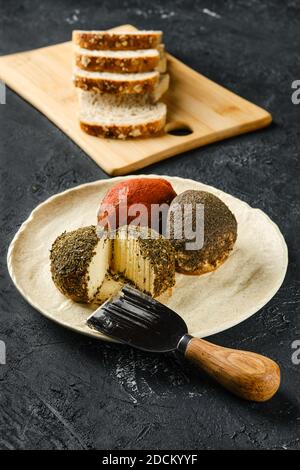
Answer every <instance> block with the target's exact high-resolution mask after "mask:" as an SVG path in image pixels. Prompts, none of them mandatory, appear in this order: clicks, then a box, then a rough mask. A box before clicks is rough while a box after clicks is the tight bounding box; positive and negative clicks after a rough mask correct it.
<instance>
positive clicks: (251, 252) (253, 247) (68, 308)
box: [8, 175, 288, 340]
mask: <svg viewBox="0 0 300 470" xmlns="http://www.w3.org/2000/svg"><path fill="white" fill-rule="evenodd" d="M143 177H145V178H146V177H155V175H148V176H146V175H145V176H143ZM160 177H161V176H160ZM125 178H130V177H121V178H113V179H106V180H101V181H96V182H94V183H89V184H84V185H81V186H78V187H76V188H73V189H70V190H68V191H65V192H63V193H60V194H57V195H55V196H53V197H51V198H50V199H48V200H47V201H45V202H44V203H43V204H40V205H39V206H38V207H37V208H36V209H35V210H34V211H33V212H32V214H31V215H30V217H29V218H28V219H27V220H26V222H24V224H23V225H22V226H21V228H20V230H19V231H18V233H17V234H16V236H15V238H14V239H13V241H12V243H11V245H10V248H9V252H8V269H9V273H10V275H11V278H12V280H13V282H14V283H15V285H16V287H17V289H18V290H19V291H20V293H21V294H22V295H23V297H24V298H25V299H26V300H27V301H28V302H29V303H30V304H31V305H32V306H33V307H34V308H36V309H37V310H38V311H39V312H40V313H42V314H43V315H45V316H46V317H47V318H50V319H51V320H53V321H55V322H57V323H59V324H60V325H62V326H64V327H67V328H71V329H72V330H75V331H78V332H79V333H83V334H86V335H89V336H93V337H96V338H99V339H104V340H109V338H107V337H106V336H104V335H102V334H100V333H97V332H96V331H94V330H91V329H90V328H88V326H87V325H86V323H85V322H86V318H87V317H88V316H89V315H90V314H91V313H92V311H93V309H94V308H95V307H92V306H87V305H84V304H77V303H74V302H72V301H71V300H68V299H66V298H65V297H64V296H63V295H62V294H61V293H60V292H59V291H58V290H57V289H56V287H55V286H54V284H53V282H52V279H51V275H50V263H49V250H50V247H51V245H52V243H53V241H54V240H55V238H56V237H57V236H58V235H60V234H61V233H62V232H63V231H65V230H67V231H69V230H74V229H75V228H78V227H82V226H85V225H91V224H95V223H96V214H97V211H98V206H99V202H100V200H101V199H102V197H103V196H104V194H105V193H106V191H107V190H108V188H110V187H111V186H112V185H114V184H115V183H117V182H119V181H121V180H123V179H125ZM164 178H166V179H167V180H169V181H170V182H171V184H172V185H173V187H174V189H175V191H176V192H177V193H180V192H182V191H185V190H186V189H198V190H204V191H210V192H212V193H214V194H216V195H217V196H218V197H220V198H221V199H222V200H223V201H224V202H225V203H226V204H227V205H228V206H229V208H230V209H231V210H232V212H233V213H234V214H235V216H236V218H237V221H238V238H237V242H236V245H235V247H234V250H233V252H232V254H231V255H230V257H229V259H228V260H227V261H226V262H225V263H224V264H223V265H222V266H221V267H220V268H219V269H217V270H216V271H215V272H212V273H209V274H205V275H202V276H186V275H182V274H176V286H175V288H174V289H173V295H172V296H171V298H170V299H168V302H167V304H168V306H169V307H170V308H172V309H174V310H175V311H177V312H178V313H179V314H180V315H181V316H182V317H183V318H184V320H185V321H186V323H187V325H188V328H189V332H190V334H192V335H194V336H198V337H205V336H209V335H212V334H214V333H217V332H220V331H223V330H226V329H227V328H230V327H232V326H234V325H237V324H238V323H240V322H242V321H244V320H246V319H247V318H249V317H250V316H251V315H253V314H254V313H255V312H257V311H258V310H259V309H260V308H262V307H263V306H264V305H265V304H266V303H267V302H268V301H269V300H270V299H271V298H272V297H273V296H274V294H275V293H276V292H277V290H278V289H279V287H280V285H281V284H282V282H283V279H284V276H285V273H286V269H287V263H288V255H287V247H286V244H285V241H284V238H283V236H282V234H281V233H280V231H279V229H278V227H277V225H275V224H274V223H273V222H272V221H271V220H270V219H269V217H268V216H267V215H266V214H265V213H264V212H262V211H261V210H259V209H253V208H251V207H250V206H249V205H248V204H246V203H245V202H242V201H240V200H239V199H236V198H234V197H233V196H230V195H229V194H226V193H224V192H222V191H219V190H217V189H216V188H213V187H211V186H207V185H204V184H201V183H198V182H196V181H192V180H187V179H183V178H177V177H167V176H166V177H164Z"/></svg>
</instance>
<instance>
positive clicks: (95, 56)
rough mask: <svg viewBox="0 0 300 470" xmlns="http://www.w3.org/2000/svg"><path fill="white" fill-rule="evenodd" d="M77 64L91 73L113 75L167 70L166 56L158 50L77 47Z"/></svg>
mask: <svg viewBox="0 0 300 470" xmlns="http://www.w3.org/2000/svg"><path fill="white" fill-rule="evenodd" d="M75 64H76V66H77V67H79V68H80V69H83V70H88V71H89V72H111V73H143V72H150V71H153V70H155V69H157V68H159V71H163V69H164V68H165V60H164V54H161V52H160V50H158V49H140V50H136V51H97V50H88V49H82V48H79V47H75Z"/></svg>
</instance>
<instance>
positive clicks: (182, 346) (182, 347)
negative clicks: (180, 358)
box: [177, 334, 193, 354]
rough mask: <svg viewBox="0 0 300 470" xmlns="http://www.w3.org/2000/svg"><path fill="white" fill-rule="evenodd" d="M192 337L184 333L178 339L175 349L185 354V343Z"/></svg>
mask: <svg viewBox="0 0 300 470" xmlns="http://www.w3.org/2000/svg"><path fill="white" fill-rule="evenodd" d="M191 339H193V337H192V336H191V335H188V334H185V335H183V337H182V338H181V339H180V340H179V342H178V344H177V350H178V351H180V352H181V353H182V354H185V351H186V348H187V345H188V344H189V342H190V341H191Z"/></svg>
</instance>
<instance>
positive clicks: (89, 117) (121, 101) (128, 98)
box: [78, 90, 167, 139]
mask: <svg viewBox="0 0 300 470" xmlns="http://www.w3.org/2000/svg"><path fill="white" fill-rule="evenodd" d="M78 94H79V109H80V112H79V121H80V126H81V129H82V130H83V131H85V132H86V133H88V134H90V135H93V136H96V137H107V138H117V139H126V138H134V137H149V136H152V135H156V134H158V133H161V132H162V131H163V128H164V126H165V122H166V114H167V109H166V105H165V104H164V103H156V104H152V103H151V102H149V98H148V97H147V96H146V95H112V94H108V93H105V94H101V93H95V92H91V91H85V90H78Z"/></svg>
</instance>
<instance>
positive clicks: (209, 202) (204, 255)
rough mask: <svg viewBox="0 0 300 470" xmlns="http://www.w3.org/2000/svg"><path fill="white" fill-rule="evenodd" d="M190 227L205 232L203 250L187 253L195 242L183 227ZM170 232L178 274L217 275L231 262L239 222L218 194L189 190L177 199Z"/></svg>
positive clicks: (171, 206) (170, 211) (170, 219)
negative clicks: (200, 209) (200, 210)
mask: <svg viewBox="0 0 300 470" xmlns="http://www.w3.org/2000/svg"><path fill="white" fill-rule="evenodd" d="M198 204H202V205H203V208H204V216H203V217H202V223H200V224H199V223H198V224H196V215H197V211H196V207H197V205H198ZM178 209H179V210H178ZM198 214H199V213H198ZM198 222H199V221H198ZM187 224H189V225H192V227H188V228H192V229H193V230H196V229H197V230H203V229H204V233H203V244H202V247H201V248H199V249H192V250H191V249H187V246H188V245H187V244H188V243H190V242H191V241H193V240H189V239H187V238H186V237H185V233H184V230H183V227H185V226H187ZM197 227H198V228H197ZM168 232H169V237H170V241H171V243H172V245H173V247H174V249H175V252H176V270H177V271H178V272H182V273H184V274H204V273H207V272H210V271H214V270H215V269H217V268H218V267H219V266H220V265H221V264H222V263H224V261H225V260H226V259H227V258H228V256H229V254H230V252H231V251H232V249H233V246H234V244H235V241H236V239H237V221H236V218H235V216H234V215H233V213H232V212H231V211H230V209H229V208H228V207H227V206H226V204H224V202H223V201H221V199H219V198H218V197H217V196H215V195H214V194H212V193H209V192H206V191H195V190H188V191H185V192H183V193H181V194H179V195H178V196H176V197H175V199H173V201H172V203H171V205H170V210H169V214H168ZM197 235H201V234H199V233H198V234H197ZM200 238H201V237H200Z"/></svg>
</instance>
